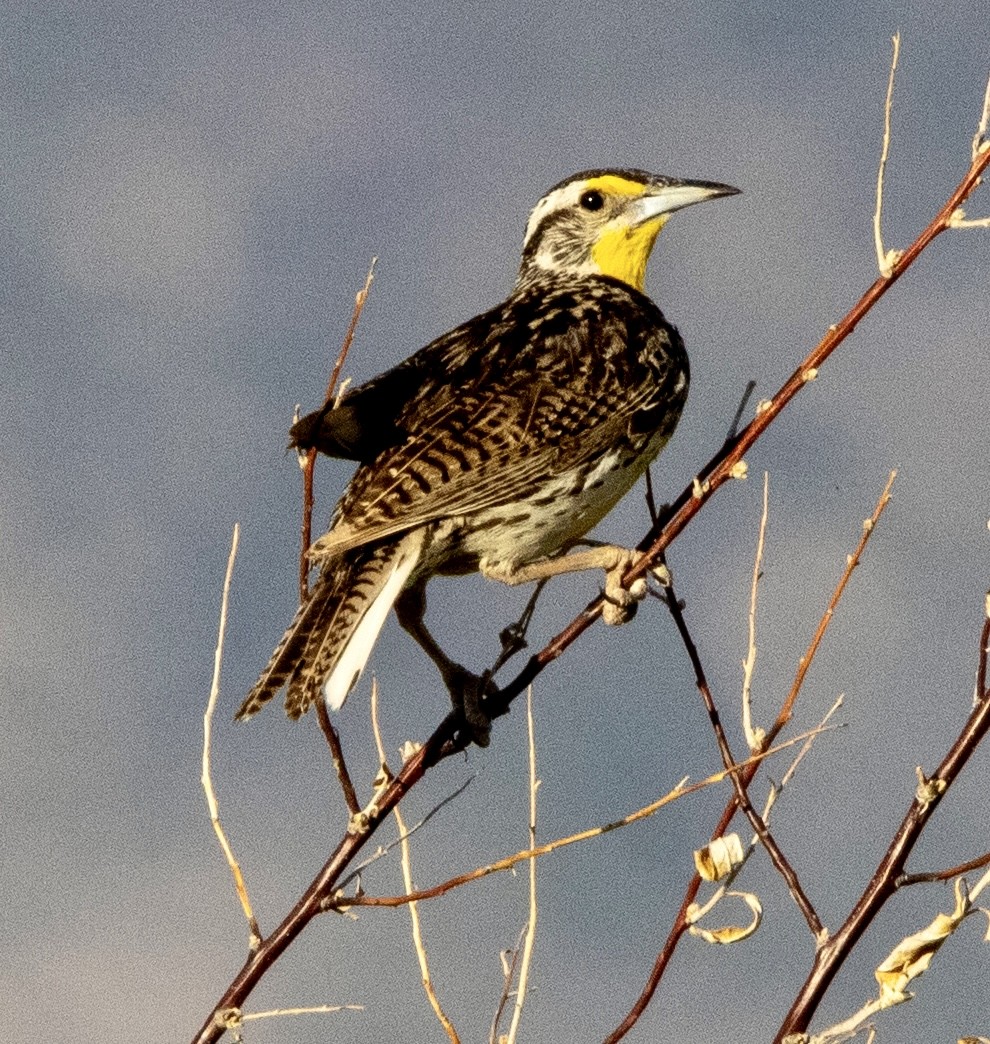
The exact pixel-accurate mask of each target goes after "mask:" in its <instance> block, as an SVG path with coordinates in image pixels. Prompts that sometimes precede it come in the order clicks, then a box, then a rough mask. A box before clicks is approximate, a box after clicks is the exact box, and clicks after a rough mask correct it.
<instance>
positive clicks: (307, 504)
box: [299, 257, 378, 604]
mask: <svg viewBox="0 0 990 1044" xmlns="http://www.w3.org/2000/svg"><path fill="white" fill-rule="evenodd" d="M377 261H378V258H377V257H373V258H372V259H371V264H370V265H369V266H368V274H367V276H365V280H364V286H363V287H362V288H361V289H360V290H359V291H358V292H357V294H355V296H354V311H353V312H352V313H351V321H350V325H349V326H348V327H347V333H346V334H344V341H343V343H342V344H341V346H340V351H339V352H338V353H337V360H336V362H335V363H334V364H333V370H332V371H331V372H330V379H329V381H327V391H326V395H324V397H323V405H324V406H326V405H327V404H328V403H329V402H330V400H331V399H332V398H333V396H334V392H335V391H336V389H337V381H338V380H340V373H341V370H343V368H344V361H345V360H346V359H347V353H348V352H349V351H350V350H351V344H352V342H353V341H354V333H355V331H356V330H357V324H358V321H359V320H360V319H361V313H362V312H363V311H364V304H365V302H366V301H367V300H368V294H369V292H370V291H371V284H372V281H373V280H374V278H375V263H376V262H377ZM316 456H317V450H316V447H313V448H312V449H310V450H309V452H308V453H307V454H306V459H305V461H304V463H303V514H302V525H301V527H300V543H301V544H302V547H301V549H300V552H299V602H300V604H302V603H303V602H305V601H306V599H307V597H308V596H309V548H310V545H311V544H312V543H313V472H314V471H315V469H316Z"/></svg>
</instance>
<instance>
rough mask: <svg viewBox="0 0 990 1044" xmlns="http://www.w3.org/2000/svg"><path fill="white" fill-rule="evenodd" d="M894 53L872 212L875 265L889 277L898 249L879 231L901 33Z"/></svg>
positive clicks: (896, 258) (896, 34) (897, 34)
mask: <svg viewBox="0 0 990 1044" xmlns="http://www.w3.org/2000/svg"><path fill="white" fill-rule="evenodd" d="M892 40H893V43H894V55H893V57H892V58H891V60H890V78H889V79H888V81H887V100H886V101H885V102H884V106H883V148H882V149H881V151H880V167H879V169H878V170H877V206H876V210H874V212H873V242H874V245H875V246H876V251H877V265H878V267H879V269H880V275H882V276H883V277H884V278H885V279H889V278H890V275H891V273H892V272H893V270H894V265H895V264H897V262H898V261H899V260H900V257H901V252H900V251H899V250H884V247H883V234H882V233H881V231H880V212H881V210H882V209H883V177H884V173H885V171H886V169H887V156H888V155H889V153H890V113H891V109H892V108H893V106H894V74H895V73H896V71H897V58H898V56H899V55H900V53H901V34H900V33H894V35H893V37H892Z"/></svg>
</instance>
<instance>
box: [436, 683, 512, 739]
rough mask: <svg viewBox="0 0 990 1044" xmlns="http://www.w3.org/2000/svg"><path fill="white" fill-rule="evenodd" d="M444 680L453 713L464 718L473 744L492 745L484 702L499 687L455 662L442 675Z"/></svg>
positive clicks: (490, 723) (490, 719)
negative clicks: (452, 706) (459, 714)
mask: <svg viewBox="0 0 990 1044" xmlns="http://www.w3.org/2000/svg"><path fill="white" fill-rule="evenodd" d="M443 680H444V683H445V684H446V686H447V691H448V692H449V693H450V701H451V703H453V705H454V709H455V710H459V711H460V712H461V713H462V714H463V715H464V728H465V730H466V732H467V734H468V736H469V737H470V740H471V742H472V743H475V744H477V745H478V746H479V747H487V746H488V744H489V743H490V742H491V735H492V716H491V714H490V713H489V712H488V711H487V710H486V708H485V702H486V701H487V700H491V699H494V698H495V697H497V696H498V695H499V689H498V686H497V685H496V684H495V683H494V682H493V681H492V679H491V677H489V675H488V674H487V673H486V674H482V675H480V676H479V675H477V674H472V673H471V672H470V671H469V670H467V669H466V668H464V667H462V666H461V665H460V664H458V663H451V664H449V666H448V667H447V669H446V670H445V671H444V672H443Z"/></svg>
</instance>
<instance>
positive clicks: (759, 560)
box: [742, 471, 770, 753]
mask: <svg viewBox="0 0 990 1044" xmlns="http://www.w3.org/2000/svg"><path fill="white" fill-rule="evenodd" d="M769 503H770V473H769V472H768V471H764V472H763V510H762V512H761V513H760V531H759V536H758V537H757V538H756V556H755V558H754V559H753V580H752V583H751V584H750V592H749V641H748V643H747V647H746V659H745V660H743V687H742V724H743V734H744V735H745V737H746V746H747V747H748V748H749V751H750V753H752V752H753V751H757V750H759V749H760V747H761V746H762V745H763V738H764V734H763V730H762V729H757V730H755V731H754V729H753V698H752V695H753V671H754V669H755V668H756V598H757V592H758V590H759V586H760V576H761V575H762V572H763V548H764V545H765V543H766V536H767V517H768V515H769Z"/></svg>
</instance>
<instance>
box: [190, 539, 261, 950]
mask: <svg viewBox="0 0 990 1044" xmlns="http://www.w3.org/2000/svg"><path fill="white" fill-rule="evenodd" d="M240 538H241V527H240V525H239V524H238V523H234V535H233V537H232V538H231V541H230V554H229V555H228V557H227V572H226V573H225V574H224V578H223V595H222V596H221V599H220V629H219V633H218V635H217V647H216V652H215V653H214V656H213V681H212V683H211V684H210V698H209V700H208V701H207V704H206V712H205V713H204V715H203V767H202V773H201V775H200V782H201V783H202V785H203V793H204V794H205V795H206V807H207V808H208V809H209V811H210V822H211V823H212V824H213V831H214V833H215V834H216V835H217V840H218V841H219V842H220V848H221V850H222V851H223V854H224V858H225V859H226V860H227V866H229V867H230V872H231V874H233V876H234V888H235V889H236V891H237V898H238V899H239V900H240V903H241V909H242V910H243V911H244V916H245V917H246V918H247V923H248V948H249V949H250V950H251V951H252V952H253V951H255V950H257V949H258V947H259V946H260V945H261V929H260V928H259V927H258V921H257V919H256V918H255V916H254V910H253V909H252V907H251V900H250V898H249V897H248V891H247V885H246V884H245V883H244V875H243V874H242V873H241V867H240V864H239V863H238V862H237V859H236V858H235V857H234V850H233V849H232V848H231V847H230V842H229V841H228V840H227V835H226V833H225V832H224V829H223V826H222V825H221V824H220V806H219V804H218V802H217V795H216V792H215V791H214V789H213V777H212V769H211V768H210V745H211V743H212V739H213V713H214V711H215V710H216V706H217V700H218V699H219V697H220V666H221V664H222V663H223V644H224V638H225V636H226V634H227V609H228V606H229V603H230V583H231V580H232V578H233V575H234V561H235V559H236V558H237V545H238V543H239V542H240Z"/></svg>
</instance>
